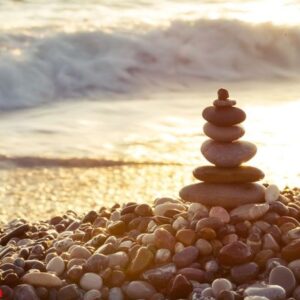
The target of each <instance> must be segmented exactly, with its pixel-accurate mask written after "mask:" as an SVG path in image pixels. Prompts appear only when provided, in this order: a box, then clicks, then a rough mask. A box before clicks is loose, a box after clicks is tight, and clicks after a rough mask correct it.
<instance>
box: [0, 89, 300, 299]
mask: <svg viewBox="0 0 300 300" xmlns="http://www.w3.org/2000/svg"><path fill="white" fill-rule="evenodd" d="M228 97H229V94H228V91H227V90H225V89H220V90H219V91H218V99H217V100H215V101H214V102H213V106H209V107H207V108H205V109H204V110H203V114H202V116H203V118H204V119H205V120H206V121H207V123H206V124H204V133H205V134H206V135H207V136H208V137H209V138H210V139H208V140H207V141H205V142H204V143H203V144H202V146H201V153H202V155H203V156H204V157H205V158H206V159H207V160H208V161H209V162H210V163H211V165H208V166H205V165H204V166H203V165H201V166H198V167H197V168H196V169H194V171H193V173H192V174H193V177H194V179H193V180H191V178H192V176H187V175H186V174H188V168H187V167H183V166H181V165H176V166H175V165H170V166H168V165H164V166H162V165H160V166H151V165H150V166H149V165H139V166H137V165H135V166H130V165H123V166H114V167H111V168H109V167H106V168H103V170H101V169H100V168H91V169H80V168H79V169H76V168H70V169H68V168H66V169H65V170H68V172H64V171H63V170H64V169H61V168H53V169H45V168H40V169H39V168H37V169H34V168H33V169H31V171H29V170H28V169H26V168H23V169H22V168H19V169H18V171H17V172H16V171H15V170H14V172H13V173H12V174H13V175H14V177H12V176H11V175H12V174H9V168H7V169H6V172H7V173H2V176H3V178H5V179H6V180H7V182H5V183H6V184H5V185H4V187H3V189H2V193H3V194H2V197H6V196H8V197H9V196H11V197H12V198H13V199H16V201H15V202H14V201H11V203H10V206H7V208H5V209H6V210H7V212H8V213H7V212H2V214H3V216H6V218H9V219H8V221H7V222H4V224H3V225H1V227H0V291H1V294H0V295H1V297H2V298H4V299H16V300H38V299H45V300H46V299H50V300H76V299H78V300H80V299H83V300H100V299H108V300H123V299H145V300H163V299H170V300H172V299H189V300H198V299H202V300H214V299H216V300H231V299H232V300H239V299H246V300H258V299H259V300H268V299H269V300H284V299H290V300H292V299H295V300H299V299H300V285H299V284H298V283H300V272H299V270H300V189H299V188H294V189H292V188H288V187H286V188H285V189H284V190H282V191H280V190H279V188H278V187H277V186H276V185H275V184H268V183H265V184H262V183H258V182H259V181H261V180H262V179H263V178H264V176H265V174H264V172H263V171H262V170H260V169H259V168H256V167H252V166H251V165H247V166H245V165H243V163H245V162H248V161H249V160H251V159H252V158H253V157H254V156H255V154H256V151H257V148H256V145H255V144H253V143H251V142H246V141H240V140H239V139H240V138H241V137H242V136H243V135H244V134H245V130H244V129H243V128H242V127H241V126H240V125H239V124H240V123H242V122H243V121H244V120H245V119H246V114H245V112H244V111H243V110H241V109H239V108H237V107H235V105H236V101H231V100H229V99H228ZM158 170H160V171H158ZM155 172H156V173H155ZM157 172H159V173H158V174H157ZM74 174H77V176H74ZM96 174H98V176H95V175H96ZM100 174H101V175H100ZM128 174H130V176H129V175H128ZM180 174H181V175H180ZM70 175H71V176H70ZM183 175H185V176H183ZM41 178H42V180H41ZM153 178H159V179H160V180H158V181H159V182H160V183H159V184H158V185H157V183H158V181H155V180H154V181H153V180H152V181H151V179H153ZM75 179H76V180H75ZM191 181H194V182H195V183H193V184H190V183H191ZM199 181H200V182H199ZM14 182H15V183H17V184H16V185H15V184H14ZM30 182H31V184H29V183H30ZM33 182H37V183H39V184H41V185H42V186H41V187H40V188H41V191H43V192H45V184H46V183H47V188H46V191H47V194H48V197H51V198H50V199H49V198H47V197H46V198H43V195H45V194H43V193H42V192H41V193H39V188H35V189H34V191H30V188H29V189H28V187H30V186H32V183H33ZM49 182H52V183H51V184H50V185H49ZM112 182H114V184H113V185H111V183H112ZM150 182H151V183H150ZM116 183H119V185H118V184H116ZM178 185H179V186H178ZM112 187H113V189H112ZM126 190H127V191H128V190H129V191H131V192H132V191H134V192H135V196H134V197H133V196H132V193H131V195H130V196H129V195H126V192H125V191H126ZM62 191H63V193H64V194H60V193H61V192H62ZM154 191H156V192H157V191H159V193H161V194H162V195H163V194H164V193H167V192H168V193H169V195H170V196H161V195H157V196H156V197H154V196H153V194H154ZM170 191H173V193H170ZM151 194H152V196H151ZM171 194H173V196H171ZM66 195H67V196H66ZM24 196H25V197H26V198H25V199H27V200H24V206H25V210H24V211H23V212H22V209H21V208H20V207H22V202H23V201H22V197H24ZM31 197H32V201H31V203H29V204H27V203H28V198H31ZM111 197H114V199H115V200H116V201H115V204H111V201H109V200H108V201H107V200H106V199H110V198H111ZM70 198H71V199H72V201H70ZM37 199H38V200H37ZM57 199H60V200H59V201H57ZM83 199H86V201H83ZM89 199H93V201H94V202H91V201H90V200H89ZM96 199H97V200H98V199H99V202H98V201H97V200H96ZM49 200H50V201H49ZM106 201H107V202H106ZM37 203H39V204H38V205H37ZM66 203H69V205H71V206H70V209H68V210H65V211H62V208H66ZM46 204H47V205H46ZM109 204H110V205H109ZM28 205H29V208H28ZM31 205H32V206H31ZM91 206H92V207H94V209H92V210H91V209H88V208H89V207H91ZM19 208H20V209H19ZM31 208H32V210H33V211H36V213H33V214H32V216H30V218H27V217H26V211H27V212H28V211H31ZM16 212H17V213H16ZM41 212H43V213H42V214H41Z"/></svg>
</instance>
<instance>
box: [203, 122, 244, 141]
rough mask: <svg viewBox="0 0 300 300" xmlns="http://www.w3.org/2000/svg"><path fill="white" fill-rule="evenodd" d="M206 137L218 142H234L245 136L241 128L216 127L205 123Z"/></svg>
mask: <svg viewBox="0 0 300 300" xmlns="http://www.w3.org/2000/svg"><path fill="white" fill-rule="evenodd" d="M203 131H204V133H205V135H207V136H208V137H209V138H211V139H213V140H215V141H218V142H232V141H234V140H237V139H239V138H240V137H242V136H243V135H244V134H245V130H244V128H243V127H241V126H227V127H220V126H215V125H213V124H212V123H205V124H204V126H203Z"/></svg>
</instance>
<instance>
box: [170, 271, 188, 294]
mask: <svg viewBox="0 0 300 300" xmlns="http://www.w3.org/2000/svg"><path fill="white" fill-rule="evenodd" d="M192 291H193V286H192V284H191V283H190V281H189V280H188V279H187V278H186V277H185V276H183V275H181V274H178V275H176V277H175V278H174V280H173V281H172V285H171V287H170V291H169V297H168V298H170V299H186V298H187V297H188V295H189V294H190V293H191V292H192Z"/></svg>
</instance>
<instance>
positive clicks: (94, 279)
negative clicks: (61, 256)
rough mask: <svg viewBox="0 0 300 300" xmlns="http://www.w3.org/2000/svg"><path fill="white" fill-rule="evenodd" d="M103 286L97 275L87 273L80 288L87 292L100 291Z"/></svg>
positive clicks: (81, 280) (81, 281)
mask: <svg viewBox="0 0 300 300" xmlns="http://www.w3.org/2000/svg"><path fill="white" fill-rule="evenodd" d="M102 284H103V281H102V278H101V277H100V276H99V275H97V274H95V273H85V274H84V275H83V276H82V277H81V279H80V286H81V287H82V288H83V289H84V290H86V291H89V290H93V289H95V290H100V289H101V287H102Z"/></svg>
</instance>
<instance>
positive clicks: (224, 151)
mask: <svg viewBox="0 0 300 300" xmlns="http://www.w3.org/2000/svg"><path fill="white" fill-rule="evenodd" d="M256 151H257V148H256V146H255V145H254V144H252V143H250V142H245V141H235V142H232V143H221V142H216V141H214V140H207V141H205V142H204V143H203V144H202V146H201V153H202V154H203V156H204V157H205V158H206V159H207V160H208V161H209V162H211V163H212V164H214V165H216V166H217V167H224V168H234V167H238V166H239V165H240V164H242V163H244V162H247V161H248V160H250V159H251V158H252V157H254V155H255V154H256Z"/></svg>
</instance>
